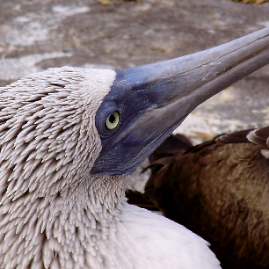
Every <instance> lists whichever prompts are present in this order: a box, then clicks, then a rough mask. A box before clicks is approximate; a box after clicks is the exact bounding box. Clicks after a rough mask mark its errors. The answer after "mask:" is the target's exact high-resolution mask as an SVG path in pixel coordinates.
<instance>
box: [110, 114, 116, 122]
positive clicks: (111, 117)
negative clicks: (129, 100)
mask: <svg viewBox="0 0 269 269" xmlns="http://www.w3.org/2000/svg"><path fill="white" fill-rule="evenodd" d="M115 120H116V118H115V116H114V115H113V114H112V115H110V116H109V121H110V122H111V123H114V122H115Z"/></svg>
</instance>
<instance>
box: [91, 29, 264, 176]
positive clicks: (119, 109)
mask: <svg viewBox="0 0 269 269" xmlns="http://www.w3.org/2000/svg"><path fill="white" fill-rule="evenodd" d="M268 33H269V29H268V28H265V29H263V30H261V31H258V32H255V33H253V34H251V35H248V36H246V37H243V38H240V39H238V40H235V41H232V42H229V43H227V44H224V45H222V46H219V47H215V48H213V49H209V50H206V51H202V52H199V53H195V54H191V55H187V56H184V57H180V58H177V59H174V60H170V61H164V62H160V63H155V64H150V65H145V66H140V67H135V68H130V69H125V70H119V71H117V76H116V78H115V81H114V82H113V85H112V87H111V90H110V92H109V93H108V94H107V95H106V97H105V98H104V100H103V101H102V104H101V105H100V107H99V109H98V111H97V114H96V119H95V124H96V128H97V130H98V134H99V136H100V139H101V143H102V150H101V152H100V155H99V156H98V158H97V160H96V161H95V164H94V166H93V169H92V171H91V173H93V174H111V175H117V174H130V173H132V172H133V171H134V169H135V168H136V167H137V166H138V164H139V163H141V162H142V161H143V160H144V159H145V158H146V157H147V156H149V154H150V153H152V152H153V151H154V149H156V147H158V146H159V145H160V144H161V143H162V142H163V141H164V139H165V138H167V137H168V136H169V135H170V134H171V132H172V131H173V130H174V129H175V128H176V127H177V126H178V125H179V124H180V123H181V122H182V121H183V120H184V119H185V117H186V116H187V115H188V114H189V113H190V112H191V111H192V110H193V109H194V108H195V107H196V106H197V105H199V104H201V103H202V102H204V101H205V100H206V99H208V98H209V97H211V96H213V95H214V94H216V93H218V92H219V91H220V90H222V89H224V88H226V87H228V86H229V85H231V84H232V83H234V82H236V81H237V80H239V79H241V78H243V77H244V76H246V75H247V74H249V73H251V72H253V71H254V70H256V69H257V68H259V67H261V66H263V65H265V64H267V63H268V62H269V52H268V43H269V37H268ZM107 124H109V125H107Z"/></svg>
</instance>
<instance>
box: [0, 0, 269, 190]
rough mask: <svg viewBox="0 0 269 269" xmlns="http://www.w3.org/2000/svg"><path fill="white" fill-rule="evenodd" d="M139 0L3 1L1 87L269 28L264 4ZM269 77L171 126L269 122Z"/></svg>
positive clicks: (194, 132)
mask: <svg viewBox="0 0 269 269" xmlns="http://www.w3.org/2000/svg"><path fill="white" fill-rule="evenodd" d="M141 1H142V4H141V5H139V4H138V3H137V2H135V1H119V0H110V1H106V2H108V3H110V5H102V4H101V3H100V2H99V1H95V0H76V1H75V0H62V1H60V0H59V1H53V0H43V1H41V0H8V1H6V0H4V1H3V0H1V1H0V85H1V86H4V85H6V84H8V83H10V82H12V81H14V80H17V79H19V78H20V77H22V76H24V75H27V74H29V73H31V72H36V71H39V70H43V69H46V68H49V67H57V66H65V65H71V66H83V67H86V68H88V67H100V68H117V69H119V68H125V67H131V66H135V65H141V64H146V63H151V62H154V61H159V60H165V59H170V58H175V57H178V56H181V55H184V54H188V53H192V52H196V51H199V50H203V49H206V48H209V47H212V46H216V45H219V44H222V43H225V42H228V41H230V40H232V39H235V38H238V37H241V36H243V35H246V34H248V33H250V32H253V31H255V30H259V29H261V28H263V27H265V26H269V17H268V15H269V3H265V4H263V5H245V4H243V3H240V2H231V1H227V0H181V1H178V0H141ZM268 81H269V67H265V68H263V69H261V70H259V71H257V72H255V73H254V74H252V75H250V76H248V77H247V78H246V79H244V80H242V81H241V82H238V83H236V84H235V85H233V86H232V87H230V88H229V89H227V90H225V91H223V92H222V93H220V94H218V95H217V96H215V97H213V98H211V99H210V100H208V101H207V102H206V103H204V104H203V105H201V106H200V107H199V108H197V109H196V110H195V111H194V112H193V113H192V114H191V115H190V116H189V117H188V119H187V120H186V121H185V122H184V124H183V125H182V126H181V127H179V128H178V130H177V131H180V132H183V133H186V134H187V135H189V136H190V137H191V138H192V139H193V141H194V142H199V141H201V140H202V139H205V138H206V137H210V136H212V135H214V134H219V133H222V132H227V131H233V130H237V129H242V128H248V127H250V126H251V127H258V126H262V125H266V124H269V107H268V104H269V98H268V92H269V89H268ZM140 169H141V168H140ZM147 176H148V175H144V176H142V177H141V176H140V175H139V173H137V174H136V175H134V176H133V177H132V181H131V185H132V186H133V187H134V188H138V189H141V188H142V187H143V181H144V180H145V179H146V178H147Z"/></svg>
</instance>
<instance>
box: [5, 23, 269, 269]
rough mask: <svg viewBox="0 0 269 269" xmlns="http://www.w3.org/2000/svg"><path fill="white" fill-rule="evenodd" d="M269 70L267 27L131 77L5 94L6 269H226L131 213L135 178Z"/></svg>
mask: <svg viewBox="0 0 269 269" xmlns="http://www.w3.org/2000/svg"><path fill="white" fill-rule="evenodd" d="M268 63H269V28H265V29H263V30H260V31H258V32H255V33H253V34H250V35H248V36H246V37H243V38H240V39H238V40H235V41H232V42H230V43H227V44H224V45H222V46H219V47H216V48H212V49H209V50H205V51H203V52H199V53H195V54H191V55H187V56H184V57H180V58H177V59H173V60H169V61H164V62H159V63H154V64H149V65H145V66H139V67H134V68H129V69H124V70H118V71H113V70H99V69H81V68H71V67H63V68H53V69H49V70H47V71H43V72H40V73H36V74H32V75H30V76H28V77H25V78H22V79H20V80H19V81H17V82H15V83H12V84H11V85H9V86H6V87H3V88H1V89H0V146H1V153H0V164H1V168H0V173H1V176H0V204H1V205H0V265H1V268H5V269H13V268H22V269H24V268H35V269H41V268H53V269H54V268H65V269H67V268H72V269H73V268H78V269H82V268H83V269H87V268H94V269H115V268H117V269H131V268H136V269H143V268H145V269H158V268H160V269H163V268H170V269H171V268H175V269H190V268H195V269H199V268H202V269H217V268H220V264H219V261H218V260H217V259H216V257H215V255H214V254H213V253H212V252H211V250H210V249H209V248H208V243H207V242H206V241H204V240H203V239H202V238H200V237H199V236H197V235H195V234H194V233H192V232H191V231H189V230H187V229H186V228H185V227H183V226H181V225H179V224H177V223H175V222H173V221H171V220H168V219H166V218H164V217H163V216H159V215H156V214H154V213H151V212H149V211H147V210H145V209H140V208H139V207H136V206H132V205H128V204H127V202H126V198H125V194H124V191H125V187H126V181H127V177H128V175H129V174H131V173H132V172H133V171H134V169H135V168H136V167H137V166H138V165H139V164H140V163H141V162H142V161H143V160H144V159H145V158H146V157H147V156H148V155H149V154H151V153H152V152H153V150H154V149H155V148H156V147H158V146H159V145H160V144H161V143H162V142H163V141H164V140H165V139H166V138H167V137H168V136H169V135H170V134H171V132H172V131H173V130H174V129H175V128H176V127H177V126H178V125H179V124H180V123H181V122H182V121H183V120H184V119H185V117H186V116H187V115H188V114H189V113H190V112H191V111H192V110H193V109H194V108H195V107H196V106H197V105H199V104H200V103H202V102H203V101H205V100H206V99H208V98H209V97H211V96H212V95H214V94H216V93H217V92H219V91H221V90H222V89H224V88H226V87H227V86H229V85H230V84H232V83H234V82H235V81H238V80H239V79H241V78H243V77H245V76H246V75H248V74H249V73H251V72H253V71H255V70H257V69H258V68H260V67H262V66H264V65H266V64H268Z"/></svg>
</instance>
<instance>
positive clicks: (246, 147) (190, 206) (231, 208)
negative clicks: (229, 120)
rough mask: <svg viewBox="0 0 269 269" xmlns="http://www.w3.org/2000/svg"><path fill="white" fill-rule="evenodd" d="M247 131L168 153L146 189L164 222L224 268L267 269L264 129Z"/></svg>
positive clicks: (268, 192) (268, 188)
mask: <svg viewBox="0 0 269 269" xmlns="http://www.w3.org/2000/svg"><path fill="white" fill-rule="evenodd" d="M250 131H252V130H244V131H240V132H236V133H233V134H226V135H222V136H218V137H217V138H215V139H212V140H210V141H207V142H204V143H202V144H200V145H197V146H195V147H191V148H189V149H188V150H186V151H185V152H182V151H181V152H180V151H179V153H178V154H176V155H175V154H171V153H170V152H168V156H165V157H162V158H161V159H157V160H155V161H153V162H152V163H151V164H150V165H151V167H152V168H154V169H153V170H152V171H153V172H152V175H151V177H150V179H149V181H148V182H147V184H146V187H145V195H146V197H147V198H148V199H149V200H151V201H152V202H153V203H154V204H155V205H156V206H157V207H158V208H159V209H160V210H161V211H162V212H163V213H164V215H165V216H167V217H168V218H171V219H173V220H175V221H177V222H179V223H181V224H183V225H185V226H186V227H187V228H189V229H191V230H192V231H194V232H195V233H197V234H199V235H200V236H202V237H203V238H205V239H206V240H207V241H209V242H210V243H211V246H212V249H213V251H214V252H215V253H216V255H217V257H218V258H219V260H220V261H221V263H222V267H223V268H229V269H230V268H237V269H241V268H242V269H243V268H244V269H248V268H255V269H260V268H269V202H268V201H269V184H268V182H269V173H268V168H269V159H267V158H265V157H264V156H263V154H261V151H262V150H264V149H267V146H266V141H267V139H268V136H269V127H266V128H261V129H258V130H255V131H253V132H251V133H250ZM249 133H250V135H248V134H249ZM249 137H250V138H249ZM249 139H250V140H251V141H252V142H253V143H251V142H250V141H249ZM254 143H256V144H254ZM174 152H176V146H175V147H174ZM162 154H163V155H165V152H163V153H162Z"/></svg>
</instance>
